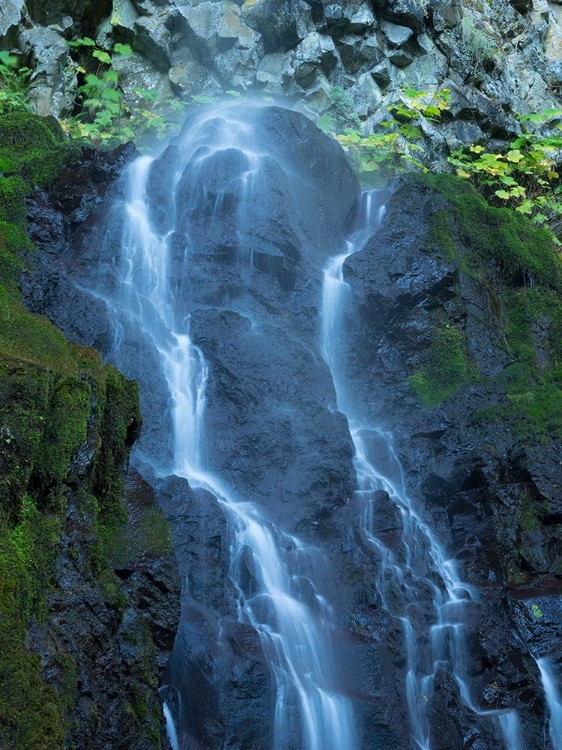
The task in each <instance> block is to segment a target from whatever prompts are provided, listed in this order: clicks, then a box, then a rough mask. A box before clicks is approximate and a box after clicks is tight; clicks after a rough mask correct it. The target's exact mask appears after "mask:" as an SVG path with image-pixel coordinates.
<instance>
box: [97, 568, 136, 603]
mask: <svg viewBox="0 0 562 750" xmlns="http://www.w3.org/2000/svg"><path fill="white" fill-rule="evenodd" d="M98 586H99V589H100V591H101V593H102V596H103V598H104V599H105V601H106V602H107V603H108V604H109V605H110V606H111V607H114V608H115V609H125V608H126V607H127V606H128V605H129V602H128V601H127V598H126V596H125V595H124V594H123V591H122V585H121V581H120V580H119V578H118V577H117V576H116V575H115V573H114V572H113V570H111V569H110V568H107V567H106V568H104V569H103V570H102V571H101V573H100V575H99V577H98Z"/></svg>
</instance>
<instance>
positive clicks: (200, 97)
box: [191, 94, 216, 104]
mask: <svg viewBox="0 0 562 750" xmlns="http://www.w3.org/2000/svg"><path fill="white" fill-rule="evenodd" d="M191 98H192V99H193V101H194V102H197V104H214V103H215V101H216V99H215V98H214V97H213V96H205V95H204V94H195V95H194V96H192V97H191Z"/></svg>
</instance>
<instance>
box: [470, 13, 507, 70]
mask: <svg viewBox="0 0 562 750" xmlns="http://www.w3.org/2000/svg"><path fill="white" fill-rule="evenodd" d="M461 35H462V39H463V42H464V44H465V47H466V49H467V51H468V54H469V55H470V57H471V60H472V63H473V65H474V70H475V72H476V71H477V70H478V68H479V66H480V65H482V66H485V65H486V64H489V63H491V62H495V59H496V57H497V55H498V53H499V48H498V45H497V44H496V42H495V41H494V39H493V38H492V37H491V36H490V34H488V33H487V32H486V31H483V30H482V29H479V28H478V27H477V26H476V25H475V23H474V19H473V17H472V15H468V14H467V15H465V16H463V17H462V20H461Z"/></svg>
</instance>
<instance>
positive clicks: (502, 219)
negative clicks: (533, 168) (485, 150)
mask: <svg viewBox="0 0 562 750" xmlns="http://www.w3.org/2000/svg"><path fill="white" fill-rule="evenodd" d="M409 179H410V180H414V181H416V182H417V183H418V184H419V185H420V187H424V186H425V187H426V188H427V187H430V188H431V189H432V190H434V191H436V192H438V193H440V194H441V195H442V196H443V197H445V198H446V199H447V201H448V203H449V205H450V209H451V210H450V215H449V221H446V217H445V216H444V215H443V211H439V212H437V213H436V215H435V216H434V219H433V224H432V226H431V227H430V237H431V239H432V240H433V242H434V243H435V244H436V245H437V246H438V247H439V248H440V250H441V251H442V252H443V254H444V255H445V257H447V258H451V256H454V255H456V256H457V257H458V258H459V259H460V260H461V264H462V263H464V264H465V269H466V270H471V271H472V272H480V273H485V270H486V265H487V264H488V263H494V264H497V265H498V266H499V267H500V268H501V270H502V273H503V274H504V277H505V280H506V283H509V284H512V285H517V286H523V285H524V284H525V283H527V284H544V285H546V286H549V287H551V288H553V289H556V290H558V291H562V261H561V260H560V256H559V253H558V252H557V251H556V248H555V246H554V242H553V239H552V235H551V234H550V233H549V232H548V231H547V230H546V229H541V228H538V227H536V226H535V225H534V224H533V223H532V222H531V221H530V220H529V219H528V218H527V217H525V216H523V215H522V214H520V213H518V212H517V211H513V210H511V209H507V208H494V207H493V206H490V205H489V204H488V203H486V201H485V200H484V198H482V196H480V195H479V194H478V193H477V192H476V190H475V189H474V188H473V187H472V186H471V185H470V184H469V183H467V182H466V180H462V179H461V178H459V177H455V176H454V175H449V174H426V175H417V176H415V177H410V178H409Z"/></svg>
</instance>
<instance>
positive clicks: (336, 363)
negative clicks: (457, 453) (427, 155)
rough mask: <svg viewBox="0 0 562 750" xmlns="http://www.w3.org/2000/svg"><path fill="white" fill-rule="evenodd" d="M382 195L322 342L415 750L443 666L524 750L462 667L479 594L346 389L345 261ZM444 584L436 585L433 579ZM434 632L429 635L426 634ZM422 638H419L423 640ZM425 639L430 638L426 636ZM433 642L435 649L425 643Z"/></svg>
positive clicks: (328, 305)
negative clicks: (384, 511) (385, 502)
mask: <svg viewBox="0 0 562 750" xmlns="http://www.w3.org/2000/svg"><path fill="white" fill-rule="evenodd" d="M384 197H385V192H384V191H365V192H364V193H363V194H362V196H361V210H360V211H358V213H357V216H358V218H357V221H356V226H355V228H354V229H353V230H352V233H351V236H350V238H349V240H348V242H347V247H346V249H345V252H343V253H342V254H341V255H338V256H336V257H335V258H333V259H331V260H330V261H329V262H328V263H327V265H326V268H325V271H324V289H323V301H322V330H321V345H322V351H323V355H324V358H325V360H326V362H327V363H328V365H329V366H330V369H331V372H332V375H333V378H334V384H335V387H336V393H337V399H338V407H339V409H340V410H341V411H342V412H343V413H344V414H345V415H346V417H347V419H348V423H349V429H350V432H351V436H352V439H353V444H354V446H355V468H356V472H357V486H358V489H357V493H356V502H357V512H358V514H359V515H360V517H361V519H362V523H361V525H362V531H363V535H364V539H365V542H366V543H367V545H369V546H371V548H372V551H373V553H374V555H375V558H376V560H377V561H378V581H377V591H378V594H379V596H380V598H381V602H382V606H383V608H384V610H385V611H386V612H388V614H389V615H390V616H391V617H393V618H397V619H398V620H399V621H400V623H401V626H402V631H403V639H404V647H405V653H406V656H407V674H406V686H405V693H406V700H407V704H408V715H409V720H410V730H411V738H412V742H413V747H415V748H418V749H419V750H431V741H430V732H429V725H428V720H427V716H426V713H425V707H426V703H427V699H428V698H429V697H430V695H431V693H432V690H433V679H434V676H435V674H436V672H437V670H439V669H444V670H445V671H447V672H449V673H450V674H452V675H453V676H454V678H455V680H456V682H457V684H458V686H459V689H460V694H461V696H462V698H463V700H464V702H465V703H466V705H467V706H468V707H469V708H470V709H471V710H472V711H473V712H474V713H475V714H477V715H479V716H482V717H489V718H490V719H491V720H492V721H496V722H497V726H498V728H499V730H500V736H501V737H502V739H503V743H504V746H505V748H506V750H523V748H524V744H523V742H522V737H521V729H520V722H519V719H518V716H517V712H516V711H515V710H506V711H482V710H480V709H478V708H477V706H475V705H474V703H473V701H472V699H471V695H470V690H469V687H468V683H467V676H466V675H465V673H464V670H463V664H465V663H466V661H467V660H466V658H465V653H464V649H465V639H464V635H463V625H464V622H465V619H466V617H465V608H466V607H467V606H470V603H471V601H472V600H473V599H475V598H476V596H477V595H476V592H475V591H474V590H473V588H472V587H471V586H469V585H468V584H467V583H465V582H463V581H462V580H461V579H460V577H459V574H458V571H457V568H456V564H455V563H454V561H452V560H450V559H447V556H446V554H445V552H444V550H443V549H442V547H441V545H440V544H439V542H438V540H437V539H436V537H435V536H434V534H433V532H432V531H431V529H430V528H429V526H428V525H427V523H425V522H424V520H423V518H422V516H421V515H420V513H419V512H418V510H417V509H416V508H415V507H414V506H413V505H412V503H411V501H410V498H409V497H408V493H407V491H406V487H405V482H404V476H403V470H402V467H401V465H400V462H399V459H398V457H397V456H396V453H395V451H394V449H393V441H392V435H390V434H389V433H387V432H385V431H383V430H381V429H380V428H379V427H378V426H377V425H376V424H373V423H371V422H369V421H366V420H365V417H364V416H363V414H364V409H363V408H362V404H361V403H359V402H358V401H357V400H356V398H355V396H354V389H353V388H352V387H349V378H348V377H347V373H346V366H345V338H346V330H345V319H346V316H347V315H353V310H352V296H351V290H350V287H349V285H348V284H347V283H346V281H345V280H344V275H343V266H344V264H345V261H346V260H347V258H349V257H350V256H351V255H353V254H354V253H356V252H358V251H360V250H361V248H362V247H363V245H364V243H365V242H366V241H367V240H368V239H369V237H370V236H372V234H373V232H375V231H376V227H377V226H378V225H380V222H381V220H382V219H383V217H384V211H385V209H384V204H383V201H384ZM380 490H382V491H384V492H386V493H388V496H389V497H390V499H391V500H392V502H393V503H394V504H395V506H396V510H397V511H398V513H399V516H400V518H401V528H402V533H401V542H400V545H399V546H398V547H397V548H396V547H393V548H392V549H391V548H390V547H388V546H386V544H385V542H384V540H383V536H384V535H377V533H376V532H375V531H373V527H374V523H373V522H374V519H375V518H376V514H377V498H378V497H379V495H378V494H377V491H380ZM436 581H439V584H438V583H437V582H436ZM428 597H429V598H430V600H431V603H432V608H433V619H432V622H431V624H430V625H429V627H428V625H427V616H426V611H425V608H424V606H423V601H424V600H426V599H427V598H428ZM428 630H429V632H428ZM420 635H421V637H420ZM424 636H425V637H424ZM426 641H427V642H429V643H430V647H429V648H426V647H423V646H422V645H420V643H421V644H423V643H424V642H426Z"/></svg>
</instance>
